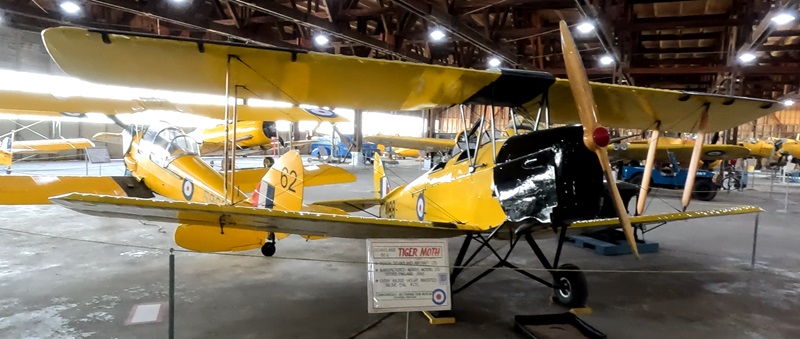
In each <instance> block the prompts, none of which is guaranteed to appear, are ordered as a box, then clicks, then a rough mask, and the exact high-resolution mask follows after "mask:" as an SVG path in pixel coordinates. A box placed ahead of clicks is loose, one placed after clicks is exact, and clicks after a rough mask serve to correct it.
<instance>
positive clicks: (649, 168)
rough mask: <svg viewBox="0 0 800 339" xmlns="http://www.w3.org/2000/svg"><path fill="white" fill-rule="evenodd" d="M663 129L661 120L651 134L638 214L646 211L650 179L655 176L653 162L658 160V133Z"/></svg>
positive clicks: (637, 205) (638, 202) (637, 209)
mask: <svg viewBox="0 0 800 339" xmlns="http://www.w3.org/2000/svg"><path fill="white" fill-rule="evenodd" d="M660 130H661V123H660V122H659V123H658V125H657V126H656V129H654V130H653V131H652V132H651V133H652V134H651V135H650V145H649V148H648V149H647V160H646V162H645V164H644V175H643V176H642V182H641V187H640V188H639V198H638V199H636V215H641V214H642V213H644V204H645V202H646V201H647V192H648V191H649V190H650V179H651V178H652V176H653V162H655V160H656V149H657V148H658V134H659V131H660Z"/></svg>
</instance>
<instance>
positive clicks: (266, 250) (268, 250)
mask: <svg viewBox="0 0 800 339" xmlns="http://www.w3.org/2000/svg"><path fill="white" fill-rule="evenodd" d="M275 250H276V248H275V243H273V242H268V243H266V244H264V245H263V246H261V254H263V255H264V256H265V257H271V256H273V255H275Z"/></svg>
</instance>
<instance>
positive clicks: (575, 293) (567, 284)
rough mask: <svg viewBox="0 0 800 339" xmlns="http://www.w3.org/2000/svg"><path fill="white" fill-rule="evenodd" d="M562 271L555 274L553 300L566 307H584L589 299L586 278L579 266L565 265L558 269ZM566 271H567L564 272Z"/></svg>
mask: <svg viewBox="0 0 800 339" xmlns="http://www.w3.org/2000/svg"><path fill="white" fill-rule="evenodd" d="M558 269H559V270H560V271H557V272H555V273H553V283H554V284H555V285H556V287H555V288H553V294H554V297H553V300H554V301H556V302H557V303H559V304H561V305H564V306H566V307H582V306H585V305H586V299H587V298H589V289H588V284H587V283H586V276H585V275H583V272H581V271H580V268H578V266H575V265H573V264H564V265H561V266H559V267H558ZM564 270H566V271H564Z"/></svg>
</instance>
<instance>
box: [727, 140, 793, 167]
mask: <svg viewBox="0 0 800 339" xmlns="http://www.w3.org/2000/svg"><path fill="white" fill-rule="evenodd" d="M739 145H740V146H743V147H746V148H747V149H748V150H750V155H751V156H753V157H756V158H759V159H768V161H769V164H770V165H781V164H784V163H786V161H787V159H788V158H789V156H790V155H791V156H792V162H794V163H800V141H797V140H795V139H783V138H780V139H779V138H766V139H755V138H752V139H748V140H747V141H744V142H740V143H739Z"/></svg>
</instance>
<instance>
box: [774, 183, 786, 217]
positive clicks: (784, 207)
mask: <svg viewBox="0 0 800 339" xmlns="http://www.w3.org/2000/svg"><path fill="white" fill-rule="evenodd" d="M783 189H785V190H786V192H785V194H784V195H783V209H782V210H777V211H776V212H779V213H789V182H788V181H784V183H783Z"/></svg>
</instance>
